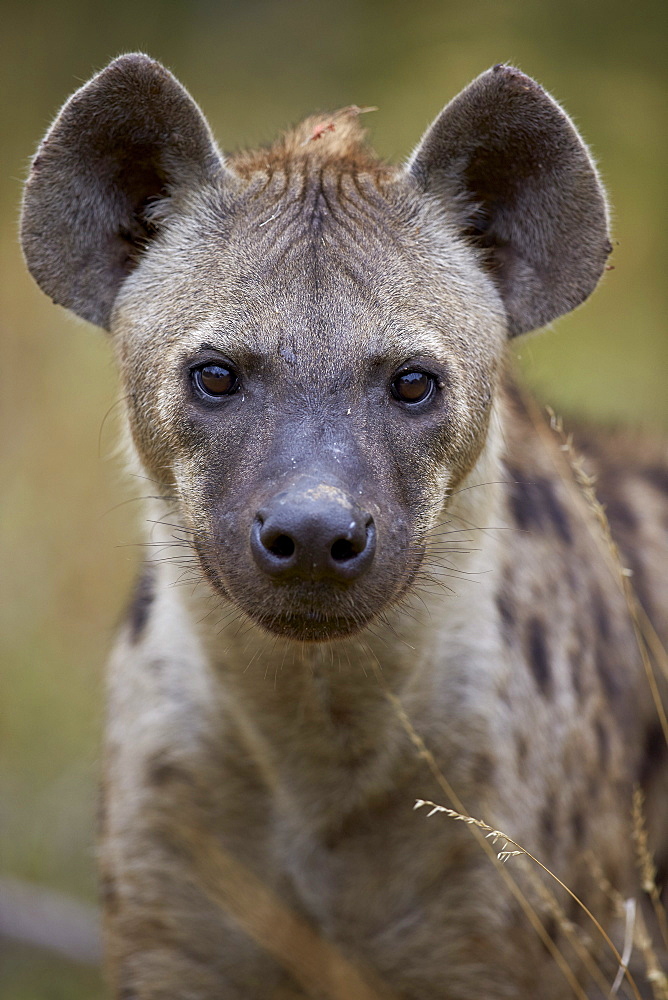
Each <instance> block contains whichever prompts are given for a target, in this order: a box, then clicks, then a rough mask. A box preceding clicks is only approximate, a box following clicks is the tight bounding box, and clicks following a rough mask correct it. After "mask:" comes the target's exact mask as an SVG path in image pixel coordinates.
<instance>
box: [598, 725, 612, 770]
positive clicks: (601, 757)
mask: <svg viewBox="0 0 668 1000" xmlns="http://www.w3.org/2000/svg"><path fill="white" fill-rule="evenodd" d="M596 742H597V744H598V763H599V766H600V768H601V771H607V769H608V767H609V765H610V736H609V735H608V730H607V729H606V728H605V726H604V725H603V723H602V722H601V720H600V719H597V720H596Z"/></svg>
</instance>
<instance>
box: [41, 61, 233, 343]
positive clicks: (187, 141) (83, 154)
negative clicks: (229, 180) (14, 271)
mask: <svg viewBox="0 0 668 1000" xmlns="http://www.w3.org/2000/svg"><path fill="white" fill-rule="evenodd" d="M222 169H224V168H223V161H222V157H221V155H220V153H219V151H218V149H217V148H216V144H215V142H214V140H213V137H212V135H211V132H210V130H209V127H208V125H207V123H206V121H205V119H204V117H203V115H202V113H201V111H200V110H199V108H198V107H197V105H196V104H195V102H194V101H193V100H192V98H191V97H190V95H189V94H188V93H187V91H186V90H185V89H184V88H183V87H182V86H181V84H180V83H179V82H178V81H177V80H176V79H175V78H174V77H173V76H172V74H171V73H169V72H168V71H167V70H166V69H165V68H164V67H163V66H161V65H160V64H159V63H157V62H154V61H153V60H152V59H149V58H148V57H147V56H144V55H141V54H133V55H125V56H121V57H120V58H118V59H116V60H114V62H112V63H110V65H109V66H107V68H106V69H104V70H102V72H101V73H98V75H97V76H95V77H93V79H92V80H90V81H89V82H88V83H87V84H86V85H85V86H84V87H82V88H81V89H80V90H78V91H77V92H76V93H75V94H73V95H72V97H70V99H69V100H68V101H67V103H66V104H65V105H64V107H63V109H62V111H61V112H60V114H59V115H58V117H57V118H56V120H55V122H54V123H53V125H52V126H51V128H50V129H49V131H48V132H47V134H46V137H45V138H44V140H43V142H42V144H41V146H40V147H39V149H38V151H37V155H36V156H35V159H34V162H33V164H32V169H31V171H30V176H29V179H28V183H27V185H26V190H25V195H24V202H23V214H22V219H21V242H22V246H23V252H24V254H25V257H26V261H27V264H28V267H29V269H30V271H31V273H32V275H33V277H34V278H35V280H36V281H37V283H38V284H39V285H40V286H41V288H42V289H43V290H44V291H45V292H46V293H47V295H50V296H51V298H52V299H53V301H54V302H56V303H58V304H59V305H63V306H66V307H67V308H68V309H71V310H73V312H75V313H77V314H78V315H79V316H82V317H83V318H84V319H87V320H90V321H91V322H92V323H96V324H97V325H98V326H102V327H105V328H107V329H108V327H109V318H110V314H111V310H112V307H113V304H114V300H115V298H116V295H117V293H118V290H119V288H120V286H121V284H122V282H123V281H124V280H125V278H126V277H127V275H128V274H129V272H130V271H131V270H132V269H133V267H134V266H135V265H136V263H137V260H138V258H139V255H140V253H141V251H142V249H144V248H145V247H146V246H147V245H148V242H149V241H150V240H151V238H152V237H153V236H154V235H155V232H156V226H155V223H154V222H152V221H151V220H152V217H153V218H155V216H156V215H159V213H158V212H156V204H155V203H156V202H158V201H160V200H161V199H170V198H175V197H178V194H179V191H183V192H186V191H188V190H193V189H196V188H198V187H201V186H202V185H203V184H206V183H207V182H208V181H210V180H212V179H213V178H214V177H215V176H216V175H217V174H219V173H220V171H221V170H222Z"/></svg>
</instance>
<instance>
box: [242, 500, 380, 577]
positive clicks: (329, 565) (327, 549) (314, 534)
mask: <svg viewBox="0 0 668 1000" xmlns="http://www.w3.org/2000/svg"><path fill="white" fill-rule="evenodd" d="M250 546H251V552H252V553H253V558H254V559H255V562H256V563H257V565H258V566H259V568H260V569H261V570H263V572H265V573H267V574H268V575H269V576H272V577H274V578H277V579H278V578H281V579H289V578H291V577H294V578H296V577H301V578H302V579H310V580H323V579H330V580H337V581H339V582H341V583H345V582H348V581H351V580H355V579H357V577H359V576H361V575H362V574H363V573H365V572H366V570H367V569H368V568H369V566H370V565H371V562H372V561H373V556H374V552H375V550H376V529H375V526H374V523H373V518H372V516H371V514H367V513H365V512H364V511H362V510H360V508H359V507H358V506H357V505H356V504H354V503H353V502H352V501H351V500H350V499H349V497H347V496H346V494H345V493H344V492H343V491H342V490H340V489H338V488H337V487H336V486H329V485H327V484H325V483H316V484H314V485H311V484H305V483H304V482H303V481H302V482H301V483H297V484H295V485H294V486H292V487H291V488H290V489H288V490H285V491H284V492H282V493H277V494H276V496H274V497H272V499H271V500H269V501H268V503H266V504H265V505H264V507H262V509H261V510H259V511H258V513H257V515H256V517H255V521H254V522H253V527H252V528H251V535H250Z"/></svg>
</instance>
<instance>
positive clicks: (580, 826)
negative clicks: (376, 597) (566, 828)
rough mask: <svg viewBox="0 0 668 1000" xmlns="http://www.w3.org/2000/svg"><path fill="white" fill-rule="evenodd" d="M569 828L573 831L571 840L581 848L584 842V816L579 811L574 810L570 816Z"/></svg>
mask: <svg viewBox="0 0 668 1000" xmlns="http://www.w3.org/2000/svg"><path fill="white" fill-rule="evenodd" d="M571 827H572V830H573V839H574V840H575V843H576V845H577V846H581V845H582V843H583V841H584V836H585V819H584V814H583V812H582V811H581V810H580V809H575V810H574V812H573V815H572V816H571Z"/></svg>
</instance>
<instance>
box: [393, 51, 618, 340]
mask: <svg viewBox="0 0 668 1000" xmlns="http://www.w3.org/2000/svg"><path fill="white" fill-rule="evenodd" d="M407 173H408V174H409V176H410V177H411V178H412V180H413V181H414V182H415V183H417V185H418V186H419V188H420V189H421V190H422V191H425V192H429V193H430V194H432V195H434V196H436V197H437V198H438V199H440V200H442V201H443V203H444V204H446V205H447V206H448V207H449V209H450V211H451V212H452V211H454V213H455V215H457V216H458V217H459V223H460V226H461V228H462V230H463V232H464V233H465V234H466V235H467V236H468V237H469V239H471V241H472V242H474V243H475V244H476V245H477V246H479V247H480V249H481V251H482V253H481V262H482V264H483V266H484V267H486V268H487V269H488V270H489V273H490V275H491V277H492V278H493V279H494V281H495V282H496V285H497V288H498V289H499V292H500V293H501V297H502V299H503V302H504V305H505V308H506V314H507V317H508V332H509V334H510V335H511V336H514V335H515V334H518V333H524V332H525V331H527V330H535V329H536V328H537V327H539V326H543V325H544V324H545V323H549V322H550V321H551V320H553V319H555V318H556V317H557V316H560V315H561V314H562V313H565V312H568V310H569V309H573V308H574V307H575V306H577V305H579V304H580V302H583V301H584V299H586V298H587V296H588V295H589V294H590V292H592V291H593V289H594V287H595V286H596V283H597V281H598V279H599V278H600V276H601V274H602V272H603V269H604V266H605V261H606V259H607V256H608V254H609V253H610V251H611V249H612V247H611V245H610V241H609V239H608V226H607V210H606V203H605V195H604V193H603V188H602V186H601V183H600V181H599V179H598V175H597V173H596V168H595V167H594V164H593V162H592V160H591V157H590V156H589V153H588V152H587V148H586V146H585V144H584V143H583V141H582V139H581V138H580V136H579V135H578V133H577V130H576V129H575V126H574V125H573V123H572V122H571V121H570V119H569V118H568V116H567V115H566V114H565V113H564V112H563V111H562V109H561V108H560V107H559V105H558V104H557V103H556V101H553V100H552V98H551V97H550V96H549V95H548V94H546V92H545V91H544V90H543V89H542V87H540V86H539V85H538V84H537V83H536V82H535V81H534V80H532V79H530V78H529V77H528V76H525V75H524V73H521V72H520V71H519V70H517V69H513V67H511V66H495V67H494V68H493V69H490V70H488V71H487V72H486V73H483V74H482V76H479V77H478V78H477V80H474V81H473V83H471V84H470V85H469V86H468V87H467V88H466V89H465V90H464V91H462V93H461V94H459V96H458V97H455V99H454V100H453V101H451V102H450V104H448V105H447V106H446V107H445V108H444V109H443V111H442V112H441V114H440V115H439V116H438V117H437V118H436V120H435V122H434V123H433V125H432V126H431V127H430V128H429V129H428V130H427V132H426V133H425V135H424V136H423V138H422V142H421V143H420V145H419V146H418V148H417V150H416V151H415V153H414V154H413V156H412V158H411V160H410V162H409V164H408V168H407Z"/></svg>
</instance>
